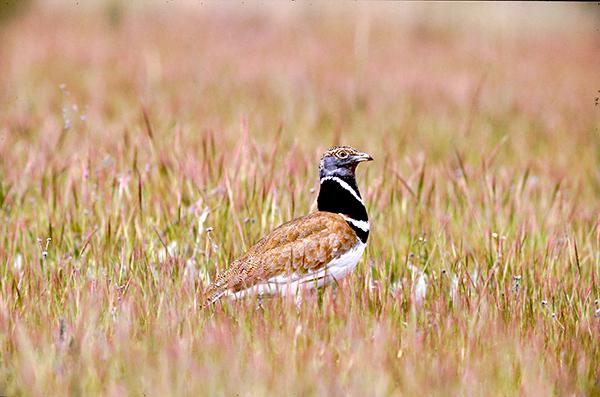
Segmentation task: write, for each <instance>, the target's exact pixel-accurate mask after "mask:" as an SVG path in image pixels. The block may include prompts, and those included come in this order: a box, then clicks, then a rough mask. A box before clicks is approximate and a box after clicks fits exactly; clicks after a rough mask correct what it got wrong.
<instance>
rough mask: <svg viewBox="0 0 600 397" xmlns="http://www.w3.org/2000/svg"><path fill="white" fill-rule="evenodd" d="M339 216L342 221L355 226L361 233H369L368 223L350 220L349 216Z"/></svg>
mask: <svg viewBox="0 0 600 397" xmlns="http://www.w3.org/2000/svg"><path fill="white" fill-rule="evenodd" d="M340 215H341V216H342V218H344V220H345V221H346V222H350V223H351V224H353V225H354V226H356V227H357V228H359V229H360V230H362V231H363V232H368V231H369V222H368V221H357V220H356V219H352V218H350V217H349V216H346V215H344V214H340Z"/></svg>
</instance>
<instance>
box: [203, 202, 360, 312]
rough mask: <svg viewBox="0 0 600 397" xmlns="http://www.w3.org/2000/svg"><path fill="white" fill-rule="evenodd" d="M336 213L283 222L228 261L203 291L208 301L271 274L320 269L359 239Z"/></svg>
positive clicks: (261, 279)
mask: <svg viewBox="0 0 600 397" xmlns="http://www.w3.org/2000/svg"><path fill="white" fill-rule="evenodd" d="M358 241H359V240H358V237H357V236H356V233H355V232H354V230H352V228H351V227H350V226H349V225H348V223H347V222H346V221H345V220H344V218H342V217H341V216H340V215H338V214H334V213H331V212H314V213H312V214H310V215H307V216H303V217H301V218H297V219H294V220H292V221H290V222H287V223H284V224H283V225H281V226H279V227H278V228H277V229H275V230H273V231H272V232H271V233H270V234H269V235H267V236H265V237H264V238H262V239H261V240H260V241H258V242H257V243H256V244H255V245H254V246H252V247H251V248H250V249H249V250H248V251H247V252H246V253H245V254H244V255H243V256H241V257H240V258H238V259H236V260H235V261H233V262H232V263H231V265H230V266H229V268H228V269H227V270H225V271H224V272H223V273H221V274H220V275H219V276H218V277H217V279H216V280H215V282H214V283H213V284H212V285H210V286H209V287H208V289H207V291H206V296H207V300H208V302H213V301H215V300H217V299H219V297H221V296H222V295H223V294H224V293H226V292H237V291H240V290H242V289H246V288H249V287H252V286H254V285H255V284H257V283H259V282H263V281H266V280H268V279H270V278H272V277H275V276H278V275H283V274H289V273H294V274H296V275H302V274H305V273H307V272H310V271H315V270H319V269H320V268H321V267H323V266H324V265H326V264H327V263H329V262H331V260H332V259H335V258H337V257H338V256H340V255H342V254H343V253H345V252H346V251H348V250H349V249H351V248H352V247H354V246H355V245H356V244H357V242H358Z"/></svg>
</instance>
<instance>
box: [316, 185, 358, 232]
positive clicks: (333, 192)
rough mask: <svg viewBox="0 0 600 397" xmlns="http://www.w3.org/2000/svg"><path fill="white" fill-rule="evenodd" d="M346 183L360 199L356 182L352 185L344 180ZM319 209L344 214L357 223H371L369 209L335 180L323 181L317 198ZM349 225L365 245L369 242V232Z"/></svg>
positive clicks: (349, 223) (350, 223)
mask: <svg viewBox="0 0 600 397" xmlns="http://www.w3.org/2000/svg"><path fill="white" fill-rule="evenodd" d="M344 182H346V183H347V184H348V186H349V187H350V188H351V189H352V190H353V191H354V192H355V193H356V196H358V197H360V193H359V192H358V188H357V187H356V181H354V180H352V181H350V182H351V183H350V182H348V181H346V180H344ZM317 208H318V209H319V211H326V212H333V213H336V214H344V215H346V216H347V217H348V218H351V219H354V220H356V221H364V222H368V221H369V216H368V215H367V209H366V208H365V206H364V204H363V203H362V202H361V201H360V200H358V199H357V198H356V197H354V195H353V194H352V193H351V192H350V191H348V189H346V188H345V187H344V186H342V185H341V184H340V182H339V181H337V180H335V179H328V178H324V179H322V181H321V189H320V191H319V197H318V198H317ZM348 225H349V226H350V227H351V228H352V229H353V230H354V231H355V232H356V235H357V236H358V238H360V240H361V241H362V242H363V243H365V242H366V241H367V238H368V237H369V232H368V231H364V230H362V229H360V228H358V227H356V226H354V225H353V224H352V222H348Z"/></svg>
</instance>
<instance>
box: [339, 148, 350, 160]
mask: <svg viewBox="0 0 600 397" xmlns="http://www.w3.org/2000/svg"><path fill="white" fill-rule="evenodd" d="M337 156H338V158H340V159H345V158H346V157H348V152H346V151H345V150H342V151H340V152H338V153H337Z"/></svg>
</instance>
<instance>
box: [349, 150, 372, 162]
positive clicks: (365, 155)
mask: <svg viewBox="0 0 600 397" xmlns="http://www.w3.org/2000/svg"><path fill="white" fill-rule="evenodd" d="M354 159H355V161H356V162H357V163H360V162H362V161H373V157H371V155H370V154H368V153H364V152H363V153H359V154H357V155H356V156H354Z"/></svg>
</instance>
